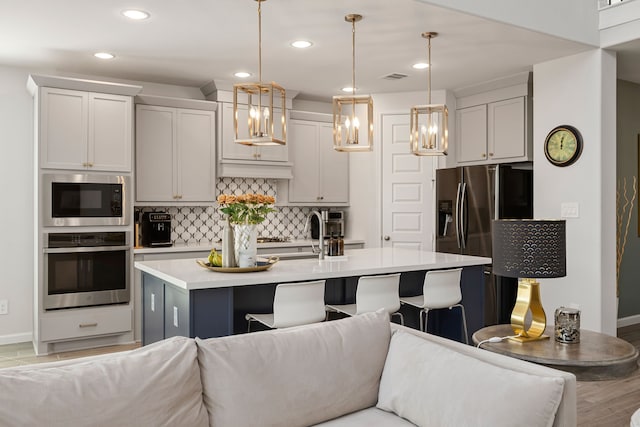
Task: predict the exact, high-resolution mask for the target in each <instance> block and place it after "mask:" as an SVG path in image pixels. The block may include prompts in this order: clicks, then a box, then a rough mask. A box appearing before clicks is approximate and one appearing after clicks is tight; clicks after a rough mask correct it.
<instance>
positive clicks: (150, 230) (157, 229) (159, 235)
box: [142, 212, 172, 248]
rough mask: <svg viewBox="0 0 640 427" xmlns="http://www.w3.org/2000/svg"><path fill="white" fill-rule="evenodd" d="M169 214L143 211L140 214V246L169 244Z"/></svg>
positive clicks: (156, 246) (164, 245) (163, 245)
mask: <svg viewBox="0 0 640 427" xmlns="http://www.w3.org/2000/svg"><path fill="white" fill-rule="evenodd" d="M171 245H172V243H171V214H169V213H167V212H145V213H143V214H142V246H147V247H153V248H158V247H166V246H171Z"/></svg>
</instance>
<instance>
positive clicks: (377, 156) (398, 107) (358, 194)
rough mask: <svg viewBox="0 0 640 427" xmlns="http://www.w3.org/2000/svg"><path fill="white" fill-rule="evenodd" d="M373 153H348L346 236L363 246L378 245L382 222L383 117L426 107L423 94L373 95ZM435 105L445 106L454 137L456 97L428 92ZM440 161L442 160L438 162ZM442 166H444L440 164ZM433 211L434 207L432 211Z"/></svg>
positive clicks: (445, 93)
mask: <svg viewBox="0 0 640 427" xmlns="http://www.w3.org/2000/svg"><path fill="white" fill-rule="evenodd" d="M372 96H373V111H374V135H373V141H374V144H373V151H371V152H364V153H350V154H349V185H350V187H349V188H350V190H349V195H350V207H349V218H348V221H347V232H348V233H349V236H351V237H354V238H358V239H364V241H365V247H368V248H373V247H380V246H381V241H380V239H381V236H382V231H381V225H382V223H381V221H382V197H381V196H382V182H381V180H382V158H381V155H382V151H381V147H382V140H381V136H382V116H383V115H385V114H407V115H408V114H409V111H410V110H411V107H413V106H414V105H422V104H426V99H427V94H426V92H401V93H384V94H373V95H372ZM431 98H432V102H433V103H434V104H438V103H440V104H442V103H447V107H448V108H449V140H450V141H454V138H455V135H454V134H453V133H452V132H453V130H455V109H456V106H455V98H454V97H453V95H452V94H451V93H450V92H446V91H434V92H432V93H431ZM407 151H409V146H407ZM441 161H442V162H444V161H445V159H442V160H441ZM443 165H444V164H443ZM434 209H435V208H434Z"/></svg>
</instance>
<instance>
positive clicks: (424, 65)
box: [412, 62, 429, 70]
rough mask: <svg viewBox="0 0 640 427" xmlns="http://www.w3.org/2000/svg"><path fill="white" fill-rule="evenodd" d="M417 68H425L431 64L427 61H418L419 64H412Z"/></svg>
mask: <svg viewBox="0 0 640 427" xmlns="http://www.w3.org/2000/svg"><path fill="white" fill-rule="evenodd" d="M412 67H413V68H415V69H416V70H424V69H425V68H429V64H427V63H426V62H418V63H417V64H413V65H412Z"/></svg>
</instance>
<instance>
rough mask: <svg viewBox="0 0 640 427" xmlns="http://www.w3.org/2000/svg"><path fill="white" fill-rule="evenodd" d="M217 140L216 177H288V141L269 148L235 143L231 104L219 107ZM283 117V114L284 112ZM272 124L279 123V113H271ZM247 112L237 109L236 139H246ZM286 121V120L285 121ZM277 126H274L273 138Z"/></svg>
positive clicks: (280, 113)
mask: <svg viewBox="0 0 640 427" xmlns="http://www.w3.org/2000/svg"><path fill="white" fill-rule="evenodd" d="M219 105H220V112H219V114H220V116H219V118H220V123H221V132H220V141H219V143H218V145H219V157H220V168H219V174H218V175H219V176H230V177H250V178H284V179H289V178H291V163H289V140H290V136H289V135H287V144H285V145H273V146H271V145H270V146H250V145H243V144H238V143H236V142H235V127H234V122H233V104H231V103H228V102H221V103H220V104H219ZM285 114H287V113H286V112H285ZM272 116H273V120H274V121H275V123H279V122H280V121H281V120H282V112H278V111H275V112H273V113H272ZM248 117H249V113H248V108H247V106H246V105H240V106H239V108H238V132H239V136H240V137H246V136H248V129H247V126H246V123H247V121H248ZM287 119H288V118H287ZM279 130H280V126H275V132H276V136H277V137H280V138H281V137H282V135H279V133H278V131H279Z"/></svg>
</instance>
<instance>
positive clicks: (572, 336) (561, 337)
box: [555, 307, 580, 344]
mask: <svg viewBox="0 0 640 427" xmlns="http://www.w3.org/2000/svg"><path fill="white" fill-rule="evenodd" d="M555 321H556V324H555V330H556V333H555V335H556V341H557V342H561V343H565V344H574V343H579V342H580V310H578V309H577V308H569V307H560V308H556V313H555Z"/></svg>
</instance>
